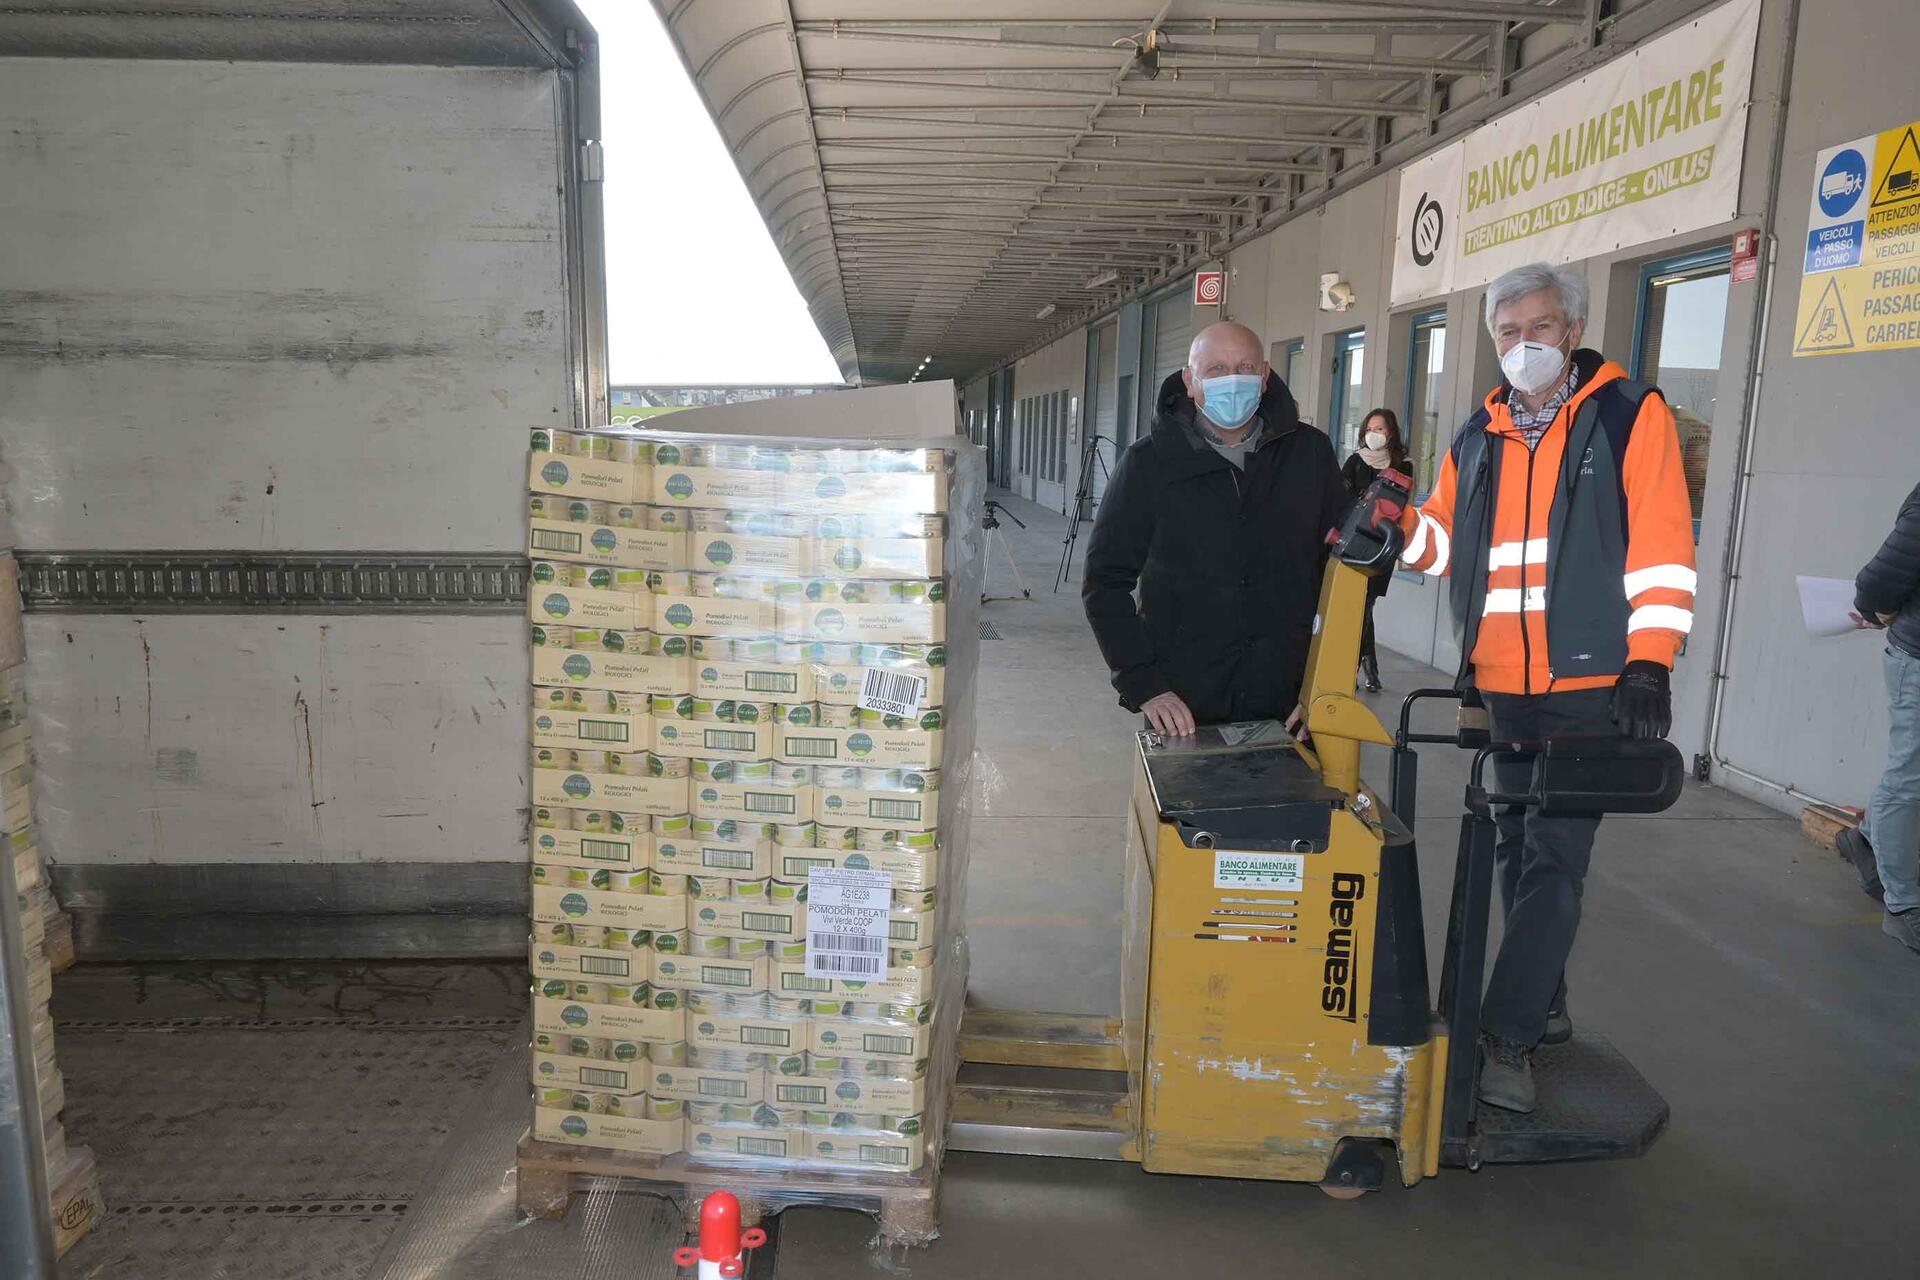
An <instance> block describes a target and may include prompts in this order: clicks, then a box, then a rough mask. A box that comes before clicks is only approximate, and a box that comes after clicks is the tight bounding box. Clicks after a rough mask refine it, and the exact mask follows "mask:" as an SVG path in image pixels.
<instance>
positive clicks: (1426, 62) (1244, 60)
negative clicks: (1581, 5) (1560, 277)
mask: <svg viewBox="0 0 1920 1280" xmlns="http://www.w3.org/2000/svg"><path fill="white" fill-rule="evenodd" d="M857 38H858V39H861V40H880V39H888V38H897V39H899V40H900V41H901V42H903V43H907V44H919V45H929V44H931V45H940V46H951V45H956V44H958V45H963V46H966V47H970V48H976V49H983V50H999V49H1029V50H1035V51H1040V50H1045V51H1047V52H1051V53H1092V52H1099V53H1110V52H1113V50H1110V49H1108V48H1107V47H1105V46H1102V45H1092V44H1053V43H1049V42H1046V41H1039V40H1021V41H1006V40H977V39H972V38H969V37H966V36H907V35H902V36H898V37H887V36H882V35H880V34H878V33H875V32H868V33H866V34H864V35H861V36H859V37H857ZM1124 52H1125V54H1126V58H1125V59H1124V61H1123V62H1122V63H1121V64H1120V65H1122V66H1125V65H1126V64H1127V63H1131V62H1132V60H1133V50H1132V49H1131V48H1127V49H1125V50H1124ZM1114 65H1115V64H1114V63H1112V62H1102V63H1098V64H1087V63H1065V64H1055V65H1051V66H1042V65H1038V64H1031V63H1029V64H1015V63H1006V64H1001V65H998V66H990V65H985V64H980V65H976V64H972V63H967V64H963V65H953V66H946V67H939V68H928V67H868V66H861V67H834V68H828V69H829V70H831V71H832V73H833V74H834V75H837V76H844V77H846V78H847V79H853V78H855V77H862V78H864V77H871V76H876V75H914V74H918V73H922V72H925V71H928V70H937V71H938V72H939V73H940V74H941V75H960V74H965V75H1007V74H1027V75H1100V74H1101V73H1103V72H1107V71H1111V70H1112V69H1113V67H1114ZM1160 71H1161V74H1163V75H1164V74H1166V73H1167V72H1168V71H1177V72H1179V73H1180V75H1177V76H1175V77H1174V78H1175V79H1176V80H1177V79H1179V78H1180V76H1190V75H1195V74H1198V73H1209V74H1222V75H1256V76H1257V75H1260V74H1261V73H1263V72H1264V73H1269V74H1271V73H1276V72H1283V71H1349V72H1353V73H1356V74H1361V75H1366V74H1373V75H1405V76H1420V75H1454V76H1465V75H1477V74H1479V71H1480V68H1479V66H1478V64H1476V63H1473V62H1467V61H1464V60H1461V59H1457V58H1421V57H1415V56H1403V55H1393V54H1387V55H1382V54H1373V53H1347V52H1344V51H1342V50H1338V49H1290V50H1283V51H1280V52H1275V53H1263V52H1261V51H1260V50H1258V49H1229V48H1225V47H1223V46H1220V45H1207V46H1203V47H1196V46H1193V45H1188V44H1172V45H1169V46H1167V47H1166V48H1165V49H1163V50H1162V52H1161V55H1160Z"/></svg>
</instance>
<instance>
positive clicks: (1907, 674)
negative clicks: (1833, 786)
mask: <svg viewBox="0 0 1920 1280" xmlns="http://www.w3.org/2000/svg"><path fill="white" fill-rule="evenodd" d="M1885 666H1886V673H1887V715H1888V718H1889V719H1891V720H1892V722H1893V724H1892V728H1891V732H1889V733H1888V734H1887V769H1886V772H1885V773H1882V774H1881V775H1880V785H1879V786H1877V787H1875V788H1874V789H1873V800H1872V802H1871V803H1869V804H1868V805H1867V820H1866V821H1865V822H1864V823H1862V824H1861V828H1860V829H1861V831H1862V832H1863V833H1864V834H1865V835H1866V837H1867V840H1868V842H1869V843H1870V844H1872V845H1873V859H1874V861H1875V862H1877V863H1878V864H1879V865H1880V883H1881V884H1883V885H1885V886H1886V892H1887V910H1889V911H1907V910H1910V909H1912V908H1914V907H1920V658H1916V657H1914V656H1913V655H1912V654H1910V653H1907V652H1905V651H1904V650H1902V649H1899V648H1897V647H1896V646H1894V645H1888V646H1887V656H1886V661H1885Z"/></svg>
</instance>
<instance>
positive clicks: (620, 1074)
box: [580, 1067, 627, 1089]
mask: <svg viewBox="0 0 1920 1280" xmlns="http://www.w3.org/2000/svg"><path fill="white" fill-rule="evenodd" d="M580 1083H581V1084H592V1085H602V1086H605V1087H606V1088H608V1089H624V1088H626V1087H627V1073H626V1072H624V1071H611V1070H609V1069H607V1068H606V1067H582V1068H580Z"/></svg>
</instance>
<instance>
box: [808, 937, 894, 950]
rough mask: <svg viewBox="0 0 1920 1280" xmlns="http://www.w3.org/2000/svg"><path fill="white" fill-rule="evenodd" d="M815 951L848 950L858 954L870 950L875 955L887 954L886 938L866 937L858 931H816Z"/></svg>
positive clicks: (814, 938) (814, 939)
mask: <svg viewBox="0 0 1920 1280" xmlns="http://www.w3.org/2000/svg"><path fill="white" fill-rule="evenodd" d="M813 949H814V950H815V951H847V952H853V953H855V954H858V953H860V952H869V953H871V954H873V955H885V954H886V950H887V940H886V939H885V938H864V937H861V936H860V935H859V934H857V933H816V934H814V935H813Z"/></svg>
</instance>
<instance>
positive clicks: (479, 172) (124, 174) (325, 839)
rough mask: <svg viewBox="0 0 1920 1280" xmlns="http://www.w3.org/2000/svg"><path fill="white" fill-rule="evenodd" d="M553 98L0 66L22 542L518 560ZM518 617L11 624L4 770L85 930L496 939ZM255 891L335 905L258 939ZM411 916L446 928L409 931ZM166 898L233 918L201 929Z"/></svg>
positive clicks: (510, 786)
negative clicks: (287, 930)
mask: <svg viewBox="0 0 1920 1280" xmlns="http://www.w3.org/2000/svg"><path fill="white" fill-rule="evenodd" d="M565 91H566V87H565V85H564V84H563V82H562V80H561V78H560V77H559V76H558V75H557V74H555V73H554V72H551V71H531V70H525V69H510V68H502V69H479V68H439V67H417V66H415V67H408V66H341V65H312V64H293V63H274V64H258V63H202V62H160V61H155V62H145V61H104V60H103V61H92V60H73V59H61V60H53V59H21V60H0V171H4V172H5V173H7V174H8V180H7V181H6V182H5V183H4V184H0V225H4V226H5V228H6V232H5V234H6V238H7V244H8V252H7V254H6V255H5V256H4V259H0V442H3V446H4V460H5V462H6V463H7V465H8V467H9V469H10V471H11V479H10V482H9V490H8V498H9V502H10V505H11V507H12V512H13V516H14V521H15V525H16V529H17V533H18V541H19V545H20V546H22V547H23V548H27V549H31V550H39V551H60V550H78V549H117V550H150V549H221V550H230V549H274V550H286V551H342V550H374V549H380V550H391V551H421V552H487V551H492V552H514V551H517V550H518V549H520V548H521V547H522V546H523V542H522V539H523V537H524V534H523V532H522V525H521V523H520V518H519V516H518V514H517V513H518V511H519V507H520V498H521V494H522V491H523V489H524V479H525V477H524V475H523V474H522V469H523V466H524V463H523V459H524V456H525V450H526V440H527V434H526V433H527V428H528V427H529V426H531V425H535V424H570V423H571V422H572V420H573V414H574V406H573V381H574V380H573V376H572V369H571V362H572V360H573V359H574V355H573V350H574V347H573V346H572V345H571V343H572V342H573V341H577V339H575V338H573V336H572V335H570V333H569V326H570V319H569V316H570V307H569V299H568V275H567V260H566V250H567V245H566V235H567V231H566V225H565V214H564V203H563V201H564V196H563V192H562V170H561V166H562V164H564V163H567V162H568V161H567V156H568V154H569V140H568V139H567V138H566V137H564V136H563V115H562V111H561V105H562V104H561V100H560V95H561V94H562V93H563V92H565ZM520 633H521V624H519V623H517V622H516V621H515V620H514V619H513V618H510V617H502V616H498V615H495V616H490V617H477V616H444V617H443V616H418V615H415V616H399V615H385V616H383V615H381V614H377V613H375V614H370V615H357V616H314V615H289V614H269V613H256V614H250V615H169V616H154V617H144V618H139V617H129V616H101V615H40V616H36V617H34V618H32V619H31V620H30V639H29V645H30V657H29V683H30V689H31V697H32V700H33V707H34V715H35V725H36V729H35V744H36V749H37V753H38V756H39V769H40V776H39V781H38V783H37V789H38V793H39V796H40V799H41V802H42V805H43V807H44V813H43V822H44V823H45V828H46V835H47V844H48V849H49V852H50V854H51V855H52V856H53V858H54V859H55V860H56V862H57V864H58V865H57V869H56V884H57V885H58V886H59V887H60V889H61V891H62V893H63V894H64V895H66V896H67V897H69V898H70V899H72V900H74V901H76V902H77V903H78V904H80V906H81V908H82V912H81V925H80V927H81V930H82V950H83V952H89V951H90V954H92V955H93V956H95V957H97V958H112V957H115V956H122V955H125V956H133V955H143V954H145V955H155V954H168V953H169V952H170V951H175V950H179V951H182V952H190V951H192V950H194V949H195V944H194V942H193V938H194V937H195V936H203V937H205V938H206V939H207V941H206V943H205V945H206V946H207V947H208V948H209V949H210V950H211V952H212V953H228V954H231V953H233V952H234V951H236V950H238V951H248V950H251V951H254V952H256V953H259V952H262V951H264V952H266V953H272V951H273V950H274V949H275V947H286V948H290V949H289V950H286V951H285V953H286V954H325V953H326V952H327V951H328V950H329V949H330V948H331V947H338V948H340V949H341V951H342V953H345V954H407V953H410V952H414V951H416V950H417V949H424V950H426V951H435V950H437V951H442V952H457V951H472V950H498V949H501V947H502V945H503V944H504V945H505V946H506V948H507V949H511V946H512V945H513V940H512V938H511V937H509V936H508V934H507V933H501V932H500V931H499V930H498V929H495V928H493V927H492V926H493V925H494V924H499V925H501V926H502V927H503V928H505V929H507V930H509V931H517V933H518V934H523V933H524V927H523V926H524V921H523V920H522V921H520V922H519V924H517V925H516V924H514V923H512V922H513V921H514V920H515V917H516V916H519V915H521V914H523V913H524V906H523V901H524V892H525V891H524V884H523V883H522V880H523V879H524V877H523V876H522V875H521V874H520V871H519V868H518V866H517V865H515V864H517V863H518V862H519V861H520V860H521V859H522V858H523V857H524V847H523V846H522V845H521V844H520V842H519V841H520V831H521V829H522V815H521V809H520V806H521V805H522V804H523V803H524V793H525V786H524V782H523V775H524V769H525V763H526V762H525V761H524V760H523V759H522V758H521V756H522V750H521V748H520V747H519V745H518V744H520V743H522V742H524V734H525V723H524V721H525V715H526V702H525V697H526V695H525V689H526V683H527V681H526V671H525V661H526V658H525V645H524V640H523V638H522V636H521V634H520ZM276 910H278V911H281V912H290V913H296V914H307V915H311V916H314V917H315V918H319V917H323V916H327V915H330V914H331V915H340V916H346V915H354V916H356V918H357V924H358V926H359V927H357V928H342V929H340V930H336V931H335V932H334V933H333V934H331V935H328V934H327V932H326V929H325V928H322V929H320V930H319V932H317V933H315V934H314V936H311V937H306V936H303V937H301V938H299V939H290V938H287V937H286V936H285V935H284V934H282V935H280V941H279V942H275V940H274V938H275V935H274V931H273V930H272V929H265V930H263V929H262V928H261V926H262V925H263V924H264V923H265V921H266V920H267V919H268V918H270V913H272V912H274V911H276ZM443 910H448V911H451V912H452V913H453V914H455V915H460V916H462V917H463V918H462V919H461V920H458V921H449V928H448V930H446V931H445V936H443V937H440V938H438V939H435V938H434V937H431V936H429V935H428V934H423V933H422V932H421V931H420V929H419V925H420V922H421V921H423V920H426V919H428V918H430V917H431V916H432V915H433V913H435V912H439V911H443ZM196 911H198V912H205V913H209V914H222V913H225V914H228V915H236V916H237V917H238V918H250V920H251V922H250V923H248V924H247V925H246V926H245V927H241V928H239V929H237V930H236V931H232V932H229V933H228V934H227V935H225V936H221V935H220V934H219V931H218V930H215V931H214V932H213V933H211V934H209V933H207V932H206V930H205V927H204V923H202V924H192V923H189V922H188V919H187V918H188V917H190V916H191V915H192V913H194V912H196ZM89 913H93V914H94V916H95V919H94V921H93V925H92V927H91V931H89V924H88V916H89ZM263 913H269V914H263ZM409 913H412V919H411V921H409V919H408V916H409ZM496 916H497V919H496V918H495V917H496ZM476 919H478V920H479V921H480V923H481V925H482V927H480V928H478V929H476V928H475V927H474V926H475V922H476ZM102 921H104V922H105V923H102ZM170 921H171V923H169V922H170ZM369 922H371V927H366V926H368V925H369ZM122 926H125V927H122ZM196 930H198V931H199V933H198V934H197V935H196V933H195V931H196ZM496 934H497V935H498V936H495V935H496ZM330 938H331V939H332V940H330Z"/></svg>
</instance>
